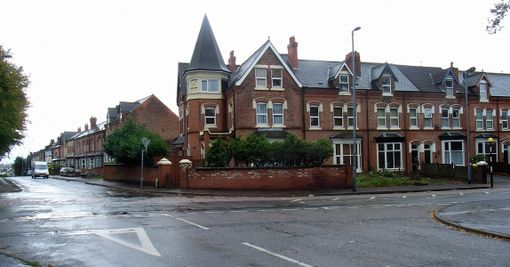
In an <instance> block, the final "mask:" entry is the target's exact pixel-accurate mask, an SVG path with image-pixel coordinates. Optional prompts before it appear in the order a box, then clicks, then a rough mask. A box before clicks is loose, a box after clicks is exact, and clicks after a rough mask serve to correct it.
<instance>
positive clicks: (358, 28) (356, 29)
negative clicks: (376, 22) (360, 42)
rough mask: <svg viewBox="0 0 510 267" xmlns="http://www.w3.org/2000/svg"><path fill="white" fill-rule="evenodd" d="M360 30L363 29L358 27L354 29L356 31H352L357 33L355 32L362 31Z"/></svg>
mask: <svg viewBox="0 0 510 267" xmlns="http://www.w3.org/2000/svg"><path fill="white" fill-rule="evenodd" d="M360 29H361V27H360V26H358V27H356V28H354V30H352V31H353V32H355V31H357V30H360Z"/></svg>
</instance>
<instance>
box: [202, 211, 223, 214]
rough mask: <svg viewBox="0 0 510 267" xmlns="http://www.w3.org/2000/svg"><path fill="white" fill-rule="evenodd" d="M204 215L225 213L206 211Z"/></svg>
mask: <svg viewBox="0 0 510 267" xmlns="http://www.w3.org/2000/svg"><path fill="white" fill-rule="evenodd" d="M204 213H207V214H215V213H216V214H218V213H224V212H223V211H204Z"/></svg>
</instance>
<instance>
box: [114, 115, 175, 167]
mask: <svg viewBox="0 0 510 267" xmlns="http://www.w3.org/2000/svg"><path fill="white" fill-rule="evenodd" d="M143 137H145V138H147V139H149V140H150V144H149V146H148V147H147V151H146V153H144V158H143V160H144V163H146V164H148V165H149V164H154V160H153V158H154V157H156V156H166V155H167V154H168V150H169V149H168V144H167V142H166V141H165V140H164V139H163V138H162V137H161V136H159V135H158V134H156V133H153V132H151V131H149V130H148V129H147V128H146V127H145V126H144V125H142V124H139V123H137V122H135V121H134V120H132V119H128V120H127V121H126V122H125V123H124V125H122V127H120V128H118V129H115V130H114V131H113V132H112V133H111V134H110V135H108V136H107V137H106V141H105V144H104V151H105V152H106V153H108V154H109V155H110V156H113V157H114V158H115V160H116V161H117V162H119V163H123V164H127V165H136V164H139V163H140V160H141V155H140V154H141V151H142V148H143V145H142V141H141V139H142V138H143Z"/></svg>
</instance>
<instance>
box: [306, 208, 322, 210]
mask: <svg viewBox="0 0 510 267" xmlns="http://www.w3.org/2000/svg"><path fill="white" fill-rule="evenodd" d="M318 209H319V208H305V210H318Z"/></svg>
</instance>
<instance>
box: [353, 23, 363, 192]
mask: <svg viewBox="0 0 510 267" xmlns="http://www.w3.org/2000/svg"><path fill="white" fill-rule="evenodd" d="M359 29H361V27H359V26H358V27H356V28H354V29H353V30H352V31H351V40H352V53H351V56H352V114H353V119H354V121H353V123H352V147H353V154H352V159H353V163H352V191H353V192H356V171H357V170H358V158H357V156H358V154H357V152H358V151H357V150H358V149H357V144H356V120H357V118H356V115H357V114H356V110H357V105H356V57H355V50H354V32H355V31H358V30H359ZM360 64H361V63H360Z"/></svg>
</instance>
